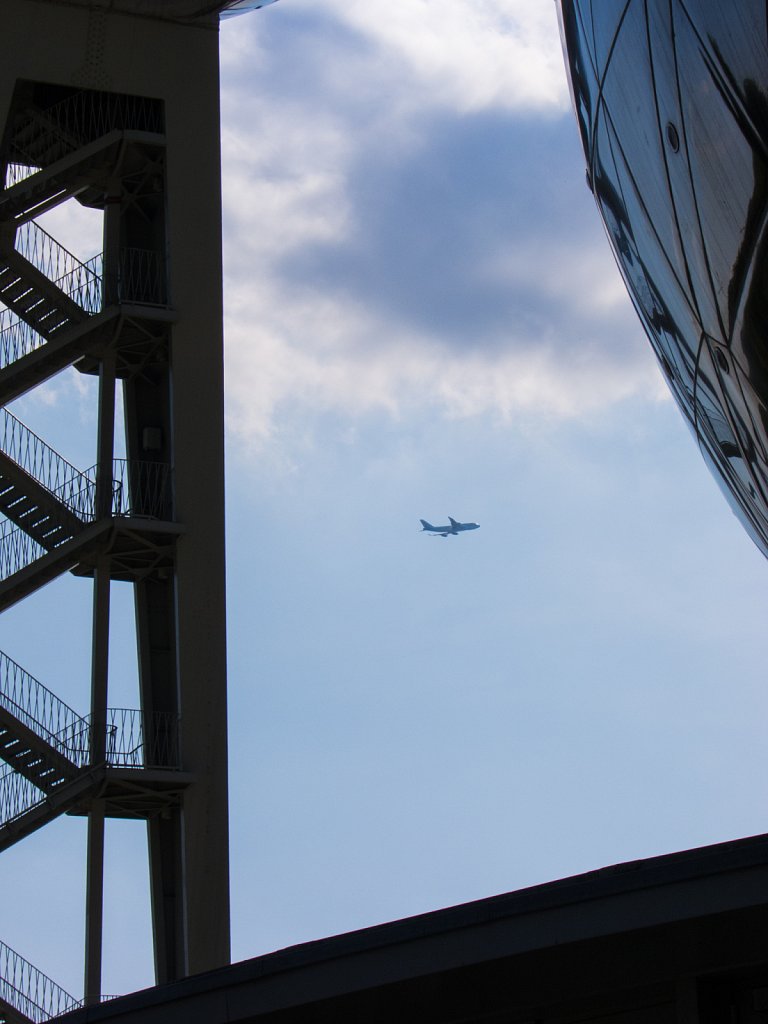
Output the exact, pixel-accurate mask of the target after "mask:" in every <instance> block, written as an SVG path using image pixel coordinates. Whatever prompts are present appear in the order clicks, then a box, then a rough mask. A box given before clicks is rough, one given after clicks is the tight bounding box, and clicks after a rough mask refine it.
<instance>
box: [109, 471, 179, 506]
mask: <svg viewBox="0 0 768 1024" xmlns="http://www.w3.org/2000/svg"><path fill="white" fill-rule="evenodd" d="M112 480H113V484H112V515H114V516H126V517H134V518H146V519H161V520H168V519H170V518H171V509H170V506H171V467H170V466H169V465H168V463H167V462H145V461H141V460H139V459H114V460H113V462H112Z"/></svg>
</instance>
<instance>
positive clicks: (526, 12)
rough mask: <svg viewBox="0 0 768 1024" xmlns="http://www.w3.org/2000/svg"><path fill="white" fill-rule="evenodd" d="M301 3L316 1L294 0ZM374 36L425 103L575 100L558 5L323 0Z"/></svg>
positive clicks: (552, 105) (514, 104)
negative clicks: (559, 27)
mask: <svg viewBox="0 0 768 1024" xmlns="http://www.w3.org/2000/svg"><path fill="white" fill-rule="evenodd" d="M292 3H293V4H294V5H295V6H296V7H297V8H298V9H299V10H302V9H303V10H307V11H309V10H312V9H315V10H316V8H317V4H316V3H315V0H292ZM323 7H324V9H325V10H326V11H329V12H331V13H332V14H333V15H334V16H335V17H336V18H337V19H338V20H339V22H341V23H342V24H344V25H346V26H348V27H350V28H352V29H353V30H354V31H355V32H357V33H359V34H360V35H361V36H363V37H364V38H366V39H367V40H369V41H370V42H371V43H372V44H373V45H374V46H375V48H376V49H377V50H378V51H379V53H380V55H381V56H382V57H383V58H384V59H385V60H387V61H389V62H390V63H391V70H392V71H393V72H395V73H396V74H397V75H398V76H399V77H400V80H401V82H402V83H403V85H405V86H407V88H408V90H409V91H411V94H413V90H414V89H417V90H418V102H419V103H421V104H423V103H425V102H432V103H440V104H444V105H450V106H452V107H453V108H454V109H455V110H457V111H459V112H462V113H466V112H472V111H478V110H481V109H486V108H488V107H492V106H495V107H502V108H504V109H510V110H532V109H539V110H541V109H545V110H546V109H556V110H562V109H564V108H565V107H566V105H567V103H568V92H567V86H566V81H565V74H564V71H563V62H562V55H561V51H560V44H559V36H558V30H557V17H556V12H555V5H554V3H552V2H551V0H550V2H542V0H471V2H470V0H401V2H399V3H398V2H395V3H393V2H392V0H324V4H323Z"/></svg>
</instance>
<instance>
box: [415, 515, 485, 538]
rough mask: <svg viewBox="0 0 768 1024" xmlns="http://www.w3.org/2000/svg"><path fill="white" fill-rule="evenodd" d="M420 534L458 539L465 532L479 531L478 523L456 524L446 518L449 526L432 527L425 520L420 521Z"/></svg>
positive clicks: (449, 518)
mask: <svg viewBox="0 0 768 1024" xmlns="http://www.w3.org/2000/svg"><path fill="white" fill-rule="evenodd" d="M419 522H420V523H421V532H422V533H424V532H426V533H431V534H434V535H435V536H439V537H458V535H459V534H460V533H463V532H464V531H465V530H479V529H480V524H479V523H457V522H456V520H455V519H451V517H450V516H448V522H449V524H450V525H449V526H433V525H432V524H431V523H428V522H427V521H426V519H420V520H419Z"/></svg>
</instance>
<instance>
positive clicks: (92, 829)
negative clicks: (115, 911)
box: [83, 800, 104, 1006]
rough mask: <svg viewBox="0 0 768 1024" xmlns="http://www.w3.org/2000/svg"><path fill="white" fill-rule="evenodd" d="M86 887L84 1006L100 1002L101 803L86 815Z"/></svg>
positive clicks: (102, 918)
mask: <svg viewBox="0 0 768 1024" xmlns="http://www.w3.org/2000/svg"><path fill="white" fill-rule="evenodd" d="M86 870H87V876H86V887H85V903H86V909H85V977H84V982H83V996H84V999H85V1004H86V1006H91V1005H93V1004H94V1003H99V1002H100V1001H101V965H102V950H103V945H104V943H103V928H104V802H103V801H102V800H94V801H93V804H92V805H91V810H90V811H89V813H88V863H87V868H86Z"/></svg>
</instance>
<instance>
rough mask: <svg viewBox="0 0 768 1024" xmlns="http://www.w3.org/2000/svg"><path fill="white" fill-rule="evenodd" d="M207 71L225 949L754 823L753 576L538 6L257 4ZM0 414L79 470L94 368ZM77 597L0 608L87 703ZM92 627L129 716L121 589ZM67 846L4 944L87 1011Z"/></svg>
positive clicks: (3, 927) (453, 898) (85, 592)
mask: <svg viewBox="0 0 768 1024" xmlns="http://www.w3.org/2000/svg"><path fill="white" fill-rule="evenodd" d="M221 54H222V160H223V186H224V211H223V212H224V246H225V303H226V324H225V328H226V367H227V385H226V386H227V392H226V401H227V509H228V516H227V519H228V523H227V528H228V538H227V544H228V601H229V604H228V622H229V626H228V642H229V706H230V807H231V867H232V938H233V957H234V959H235V960H241V959H245V958H248V957H251V956H256V955H258V954H261V953H265V952H269V951H271V950H274V949H279V948H282V947H284V946H287V945H291V944H293V943H297V942H303V941H306V940H310V939H315V938H320V937H322V936H326V935H332V934H337V933H340V932H344V931H348V930H351V929H355V928H360V927H365V926H368V925H374V924H377V923H380V922H383V921H388V920H393V919H397V918H401V917H405V916H409V915H412V914H418V913H421V912H424V911H429V910H435V909H438V908H441V907H445V906H450V905H454V904H457V903H461V902H465V901H468V900H474V899H478V898H482V897H486V896H491V895H494V894H497V893H502V892H509V891H513V890H515V889H519V888H522V887H525V886H529V885H535V884H538V883H543V882H547V881H551V880H553V879H556V878H561V877H565V876H567V875H571V874H575V873H578V872H582V871H587V870H591V869H595V868H599V867H602V866H605V865H609V864H614V863H618V862H623V861H628V860H634V859H638V858H643V857H649V856H654V855H657V854H663V853H667V852H671V851H674V850H679V849H686V848H691V847H695V846H700V845H706V844H709V843H716V842H720V841H725V840H729V839H734V838H738V837H741V836H747V835H752V834H756V833H760V832H762V831H764V829H765V822H766V796H765V787H764V785H763V784H761V783H760V782H759V779H760V778H761V777H762V776H763V775H764V760H765V758H764V736H763V732H764V728H763V723H764V721H765V713H766V696H765V686H764V665H765V646H766V641H765V621H766V612H767V611H768V595H767V593H766V564H765V560H764V559H763V557H762V556H761V555H760V554H759V552H758V551H757V549H756V548H755V547H754V546H753V544H752V542H751V541H750V540H749V538H748V537H747V535H746V534H745V533H744V531H743V530H742V529H741V527H740V525H739V524H738V522H737V521H736V519H735V518H734V517H733V515H732V514H731V512H730V510H729V508H728V506H727V504H726V502H725V501H724V500H723V498H722V496H721V495H720V493H719V491H718V487H717V485H716V483H715V482H714V480H713V479H712V478H711V477H710V476H709V474H708V472H707V470H706V468H705V466H704V464H703V462H702V460H701V458H700V456H699V454H698V452H697V449H696V445H695V442H694V441H693V439H692V437H691V435H690V434H689V432H688V429H687V427H686V426H685V424H684V422H683V419H682V417H681V416H680V415H679V413H678V411H677V409H676V407H675V406H674V404H673V402H672V400H671V398H670V397H669V395H668V393H667V391H666V389H665V385H664V384H663V381H662V376H661V373H660V371H659V369H658V367H657V366H656V364H655V361H654V357H653V355H652V353H651V350H650V347H649V346H648V345H647V343H646V341H645V339H644V337H643V334H642V330H641V328H640V325H639V322H638V321H637V320H636V317H635V314H634V312H633V310H632V308H631V304H630V301H629V299H628V298H627V296H626V293H625V291H624V288H623V285H622V283H621V280H620V278H619V274H618V272H617V270H616V268H615V265H614V262H613V258H612V256H611V253H610V250H609V248H608V245H607V242H606V240H605V237H604V234H603V230H602V227H601V225H600V222H599V218H598V216H597V212H596V210H595V208H594V203H593V200H592V197H591V195H590V193H589V191H588V189H587V187H586V184H585V175H584V161H583V155H582V153H581V150H580V144H579V140H578V135H577V129H576V125H575V121H574V118H573V116H572V113H571V110H570V100H569V97H568V90H567V84H566V79H565V74H564V70H563V61H562V54H561V49H560V41H559V35H558V29H557V20H556V14H555V7H554V4H553V3H551V2H549V0H546V2H541V0H439V3H438V0H407V2H402V0H400V2H398V3H384V2H383V0H324V2H323V3H321V4H320V3H317V2H316V0H281V2H280V3H277V4H274V5H273V6H270V7H268V8H265V9H263V10H262V11H258V12H254V13H252V14H249V15H246V16H243V17H240V18H233V19H231V20H229V21H227V22H226V23H224V25H223V26H222V32H221ZM68 216H69V214H67V213H65V214H60V215H59V217H60V220H59V222H58V226H59V227H60V229H61V231H62V232H66V231H70V232H72V231H74V232H75V234H76V235H77V238H76V239H75V242H71V243H69V244H70V247H71V248H72V247H74V248H75V251H76V252H77V253H78V255H82V257H83V258H86V257H88V256H90V255H92V254H93V252H95V251H97V249H98V247H99V246H98V239H97V228H96V227H94V225H93V224H92V223H90V222H86V221H85V220H83V219H82V218H80V219H78V217H76V216H75V215H74V214H72V216H71V223H70V221H67V217H68ZM77 246H79V248H78V247H77ZM89 246H90V248H89ZM17 406H18V409H17V411H18V414H19V415H21V417H22V418H23V419H24V420H25V422H27V423H29V425H30V426H31V427H32V428H33V429H35V430H36V431H37V432H38V433H40V434H41V435H42V436H43V437H45V438H46V439H49V440H50V441H51V442H52V443H54V444H55V445H56V446H57V447H58V448H59V450H60V451H61V452H62V454H64V455H65V456H66V457H67V458H68V459H70V461H72V462H74V463H75V464H78V465H80V466H81V467H82V468H86V467H87V466H89V465H91V464H92V462H93V461H94V460H93V458H92V451H91V449H90V446H91V445H92V435H93V430H92V427H93V422H94V419H95V402H94V394H93V387H92V382H91V381H90V380H89V379H84V378H82V377H80V376H78V375H77V374H76V373H75V372H74V371H71V372H70V371H68V372H67V373H65V374H63V375H61V376H60V377H59V378H56V379H55V381H54V382H53V383H52V384H51V385H50V386H49V387H47V388H45V389H42V390H41V391H40V392H39V393H35V394H34V395H32V396H29V397H27V398H26V399H24V400H23V401H21V402H19V403H17ZM447 516H453V517H454V518H456V519H459V520H473V521H475V522H478V523H480V529H479V530H477V531H474V532H472V533H468V534H464V535H461V536H459V537H448V538H445V539H443V538H441V537H431V536H429V535H428V534H424V533H422V532H421V530H420V525H419V519H420V518H424V519H428V520H430V521H432V522H437V521H439V522H445V521H447V520H446V517H447ZM89 615H90V589H89V588H88V587H87V586H86V585H85V584H84V583H83V581H80V580H74V579H70V578H67V579H61V580H59V581H56V582H55V583H53V584H51V585H50V586H48V587H47V588H45V590H44V591H43V592H41V593H40V594H37V595H35V596H34V598H30V599H29V600H28V601H25V602H23V603H22V604H21V605H19V606H17V607H15V608H14V609H12V610H10V611H9V612H7V613H5V614H4V615H3V617H2V621H0V648H2V650H4V651H5V652H6V653H7V654H8V655H9V656H10V657H12V658H14V659H15V660H16V661H18V662H20V663H21V664H22V665H23V666H24V667H25V668H27V669H28V670H29V671H30V672H32V674H33V675H35V676H37V677H38V678H40V679H41V681H42V682H44V683H45V684H46V685H47V686H49V687H50V688H51V689H52V690H54V691H55V692H56V693H58V694H59V695H60V696H61V697H62V698H63V699H65V700H66V701H67V702H68V703H70V704H72V705H73V706H74V707H76V708H78V709H80V710H82V711H83V712H85V711H86V709H87V704H88V696H87V694H88V664H89V651H88V642H87V632H86V630H84V628H83V623H84V622H86V623H87V622H88V621H89ZM43 623H44V624H45V629H44V630H43V629H41V624H43ZM41 635H45V637H46V640H45V642H43V643H41V640H40V638H41ZM111 639H112V645H111V667H112V682H111V686H112V695H111V703H112V704H115V705H120V704H125V705H127V706H131V705H132V704H133V703H135V688H136V682H135V670H134V667H133V666H134V661H135V657H134V653H133V644H134V637H133V633H132V627H131V595H130V590H129V588H128V587H127V586H125V587H121V586H120V585H116V586H115V587H114V588H113V613H112V638H111ZM84 851H85V823H84V821H83V820H81V819H70V818H64V819H61V820H59V821H57V822H55V823H54V824H52V825H49V826H47V827H46V829H44V830H42V831H41V832H39V833H37V834H36V835H34V836H32V837H30V838H28V839H26V840H25V841H24V842H22V843H20V844H18V845H17V846H15V847H13V848H12V849H11V850H9V851H7V852H6V853H4V854H3V857H4V864H3V867H4V878H5V887H4V899H3V900H2V901H0V938H2V939H3V940H4V941H5V942H7V943H8V944H9V945H11V946H12V947H13V948H14V949H16V950H18V951H19V952H20V953H21V954H23V955H24V956H26V957H27V958H28V959H30V960H32V961H33V962H34V963H35V964H37V966H39V967H40V968H41V969H42V970H44V971H45V972H46V973H47V974H49V975H51V977H53V978H54V979H55V980H56V981H58V982H59V983H60V984H62V985H63V986H64V987H65V988H66V989H68V990H69V991H71V992H73V993H74V994H79V992H80V990H81V985H82V935H83V892H84ZM145 857H146V855H145V847H144V832H143V828H142V827H141V826H140V825H138V824H133V823H125V822H111V823H109V828H108V835H107V912H106V927H107V940H106V948H105V983H104V988H105V991H106V992H111V993H119V992H124V991H130V990H133V989H136V988H140V987H144V986H146V985H149V984H151V983H152V968H151V954H150V940H149V918H148V906H147V901H146V898H145V896H146V886H147V881H146V859H145ZM62 936H67V937H68V939H70V940H71V941H62Z"/></svg>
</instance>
